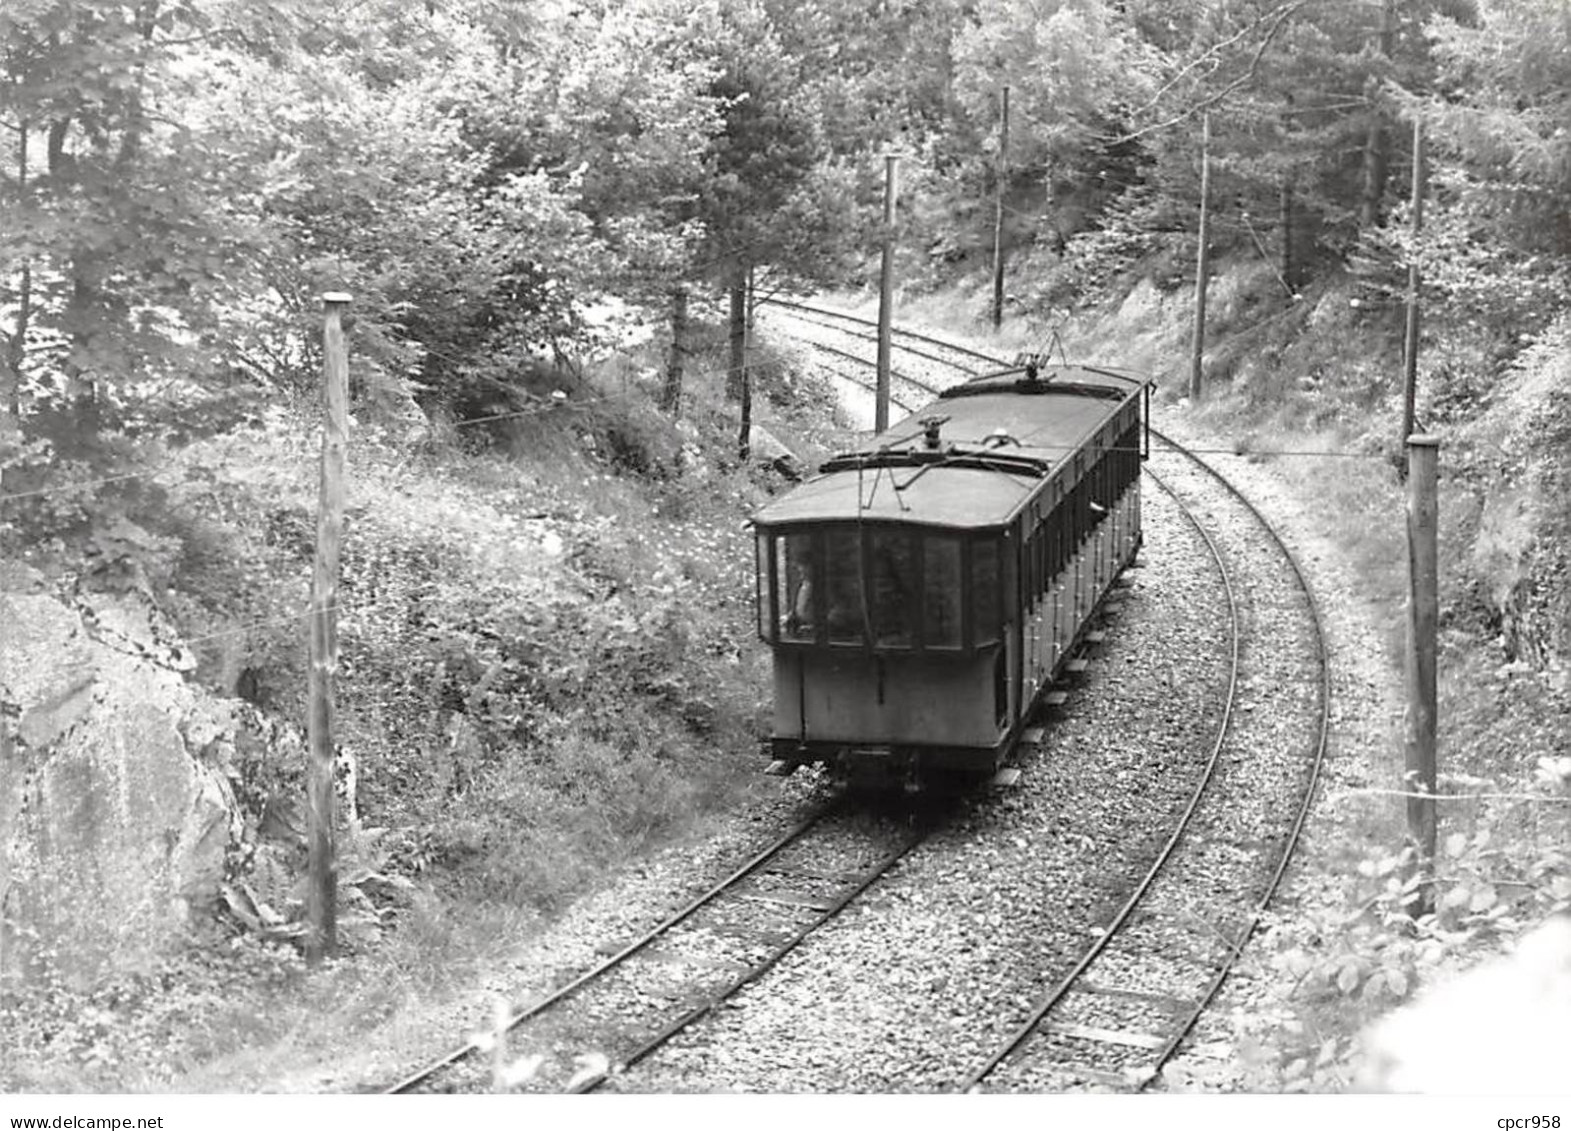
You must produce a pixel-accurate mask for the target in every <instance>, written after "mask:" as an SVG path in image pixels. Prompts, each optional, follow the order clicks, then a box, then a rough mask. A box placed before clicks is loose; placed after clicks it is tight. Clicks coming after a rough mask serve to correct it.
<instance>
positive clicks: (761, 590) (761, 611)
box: [753, 530, 774, 641]
mask: <svg viewBox="0 0 1571 1131" xmlns="http://www.w3.org/2000/svg"><path fill="white" fill-rule="evenodd" d="M753 566H754V568H755V569H756V570H757V572H756V574H755V575H754V578H753V601H754V603H755V604H756V605H757V606H758V635H759V637H760V638H761V639H763V640H771V641H772V640H773V639H774V634H773V633H771V632H770V631H769V629H770V616H769V532H768V531H767V530H760V531H759V532H758V534H757V536H756V537H755V538H754V539H753Z"/></svg>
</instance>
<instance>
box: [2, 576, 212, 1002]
mask: <svg viewBox="0 0 1571 1131" xmlns="http://www.w3.org/2000/svg"><path fill="white" fill-rule="evenodd" d="M173 640H174V635H173V633H172V632H170V631H169V629H168V626H167V625H166V624H165V623H164V621H163V619H162V618H161V616H160V615H159V614H158V612H157V609H156V608H155V606H154V605H153V604H152V602H151V601H150V600H149V599H148V598H147V597H145V596H144V595H142V594H140V593H138V592H136V591H134V590H133V591H131V592H127V593H122V594H114V595H104V594H93V595H90V596H83V597H81V598H79V599H76V600H75V601H73V602H72V603H67V602H66V601H65V600H62V599H61V598H60V597H59V596H57V595H55V594H54V593H52V592H49V591H48V590H47V588H46V586H45V584H44V582H43V579H42V578H41V577H40V576H39V575H37V574H35V573H32V572H31V571H29V570H26V569H23V568H19V567H16V566H3V565H0V713H3V715H4V717H5V718H4V722H5V725H4V726H3V727H0V974H3V975H16V974H23V975H25V974H27V973H29V972H32V971H36V970H37V969H39V968H40V967H41V966H42V965H45V964H47V965H49V966H51V967H53V969H54V970H56V971H57V972H58V973H59V974H60V975H62V976H64V977H66V978H68V979H70V980H73V981H79V982H80V981H86V980H89V979H91V978H92V977H93V976H94V975H96V974H98V973H99V972H101V971H103V970H105V969H107V968H115V969H126V968H136V967H138V966H142V965H145V964H147V963H148V962H149V961H150V960H151V959H152V958H154V957H155V956H156V955H157V954H159V953H160V952H161V951H163V950H165V949H167V948H168V947H169V946H170V945H171V943H173V942H174V941H175V940H177V939H179V938H181V937H182V936H184V935H186V934H187V932H188V929H189V927H190V925H191V923H192V921H193V917H194V916H196V915H198V914H199V913H200V912H202V911H203V910H204V909H205V908H207V907H208V906H210V905H211V904H212V902H213V901H214V900H215V899H216V897H217V894H218V889H219V885H220V884H221V883H222V882H223V880H224V878H225V866H226V856H227V854H228V853H229V851H230V849H231V847H232V846H233V845H235V844H237V843H238V840H239V837H240V833H241V827H240V820H239V817H238V811H237V806H236V805H235V802H234V797H233V794H232V790H231V788H230V782H229V779H228V776H227V774H226V765H225V763H226V761H227V759H228V757H229V756H230V754H231V753H232V751H233V739H232V735H233V734H234V731H235V724H236V719H235V715H234V709H233V707H232V706H231V704H230V703H229V702H228V701H224V700H218V699H214V698H212V697H210V696H208V695H206V694H205V693H203V692H201V691H200V690H199V689H197V688H196V687H195V686H194V685H193V684H192V683H190V682H189V680H188V678H187V677H188V674H189V672H190V670H191V667H192V662H191V659H190V657H189V654H188V653H186V652H185V650H184V649H183V648H182V647H181V646H179V644H178V643H177V642H176V643H171V641H173Z"/></svg>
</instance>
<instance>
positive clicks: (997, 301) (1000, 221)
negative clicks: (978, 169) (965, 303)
mask: <svg viewBox="0 0 1571 1131" xmlns="http://www.w3.org/2000/svg"><path fill="white" fill-rule="evenodd" d="M996 177H997V180H998V194H997V199H996V200H995V201H994V207H993V329H995V330H996V329H998V328H999V326H1001V325H1002V324H1003V321H1004V189H1005V188H1006V187H1007V186H1008V183H1009V88H1008V87H1007V86H1006V87H1004V108H1003V120H1002V122H1001V123H1000V125H999V129H998V169H997V173H996Z"/></svg>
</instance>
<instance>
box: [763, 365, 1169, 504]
mask: <svg viewBox="0 0 1571 1131" xmlns="http://www.w3.org/2000/svg"><path fill="white" fill-rule="evenodd" d="M1144 386H1145V382H1144V381H1136V380H1133V379H1130V378H1120V377H1116V376H1114V375H1111V374H1106V373H1100V372H1098V371H1096V370H1091V369H1081V368H1078V367H1063V368H1055V369H1053V370H1051V371H1046V372H1044V373H1043V374H1042V375H1041V377H1040V380H1039V381H1038V382H1037V383H1036V384H1031V383H1029V382H1026V381H1023V380H1018V379H1016V378H1014V377H1013V376H1011V377H1009V378H1008V379H1007V380H1005V379H1001V378H985V379H980V380H976V381H970V382H966V383H965V384H964V385H962V386H957V387H955V388H954V389H950V390H946V391H945V395H944V397H943V398H942V399H940V400H938V401H935V402H933V403H932V404H929V405H927V406H925V407H923V408H921V409H918V410H917V411H916V412H914V413H912V414H911V415H910V416H907V417H905V418H903V419H901V420H899V421H897V422H896V423H895V424H893V425H891V426H890V428H889V430H888V431H887V432H885V433H883V434H882V435H880V436H879V437H878V438H877V439H878V443H877V444H876V445H870V446H869V447H866V448H863V449H861V450H860V451H858V452H855V453H847V454H846V455H843V456H838V457H836V458H835V459H833V460H830V461H828V463H826V464H825V469H826V470H824V471H823V472H822V473H820V474H818V475H815V476H814V477H813V478H811V479H809V480H807V481H806V482H804V483H802V484H801V485H800V486H798V487H796V488H795V489H793V490H792V491H791V492H790V493H789V494H786V495H784V496H782V497H781V498H779V499H776V500H775V501H774V502H772V503H770V504H769V505H768V506H766V507H764V508H763V509H762V510H760V511H759V512H758V513H757V514H756V515H755V516H754V521H755V522H757V523H758V524H759V525H763V526H775V525H780V524H784V523H796V522H817V521H831V520H835V519H858V518H859V519H861V520H863V521H894V522H907V523H917V524H925V525H934V526H948V527H957V528H960V529H984V528H987V527H990V526H998V525H999V524H1001V523H1003V522H1006V521H1008V519H1009V518H1010V517H1011V516H1013V514H1014V513H1015V511H1016V510H1017V509H1018V508H1019V507H1020V505H1021V504H1022V503H1023V502H1024V501H1025V500H1026V499H1027V498H1028V497H1029V496H1030V495H1031V493H1032V492H1033V491H1034V490H1035V489H1036V487H1037V486H1038V485H1039V484H1040V483H1042V482H1043V481H1044V480H1045V479H1048V478H1051V477H1052V476H1054V475H1057V474H1059V473H1060V471H1061V470H1062V468H1063V467H1064V465H1065V464H1066V463H1067V462H1068V460H1069V458H1070V457H1071V456H1072V455H1073V454H1074V452H1075V451H1076V450H1077V449H1078V448H1079V447H1080V446H1081V445H1082V444H1084V443H1085V442H1086V441H1087V440H1088V439H1089V438H1090V437H1091V436H1092V435H1093V434H1094V433H1095V432H1096V430H1097V429H1098V428H1099V427H1100V426H1101V425H1102V424H1103V423H1104V422H1105V421H1106V420H1107V419H1108V417H1110V416H1112V415H1114V414H1115V413H1117V412H1118V411H1119V409H1121V408H1122V407H1123V406H1124V405H1125V404H1126V403H1128V401H1129V400H1130V399H1132V398H1134V397H1136V396H1138V395H1140V393H1141V391H1142V390H1143V388H1144ZM1023 390H1029V391H1023ZM934 415H938V416H944V417H947V418H948V419H946V420H945V421H944V423H943V424H942V426H941V428H940V432H939V438H940V445H941V449H940V450H941V453H942V456H943V458H942V459H938V458H937V456H936V455H935V454H934V453H932V452H931V451H929V450H927V449H926V446H925V443H924V439H923V425H922V423H921V420H922V418H924V417H929V416H934ZM1000 432H1002V433H1003V434H1005V435H1007V436H1009V437H1011V439H1012V440H1013V441H1014V442H1009V441H1004V442H1002V443H992V444H989V443H984V441H987V440H988V439H989V437H996V436H997V435H998V434H999V433H1000ZM908 455H909V458H907V456H908ZM924 460H925V461H929V462H923V461H924ZM934 460H936V462H931V461H934ZM897 487H898V490H897V489H896V488H897Z"/></svg>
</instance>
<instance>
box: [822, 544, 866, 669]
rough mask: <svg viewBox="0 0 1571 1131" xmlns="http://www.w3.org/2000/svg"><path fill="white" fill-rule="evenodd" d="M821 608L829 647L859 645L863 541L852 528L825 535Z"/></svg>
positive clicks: (861, 637)
mask: <svg viewBox="0 0 1571 1131" xmlns="http://www.w3.org/2000/svg"><path fill="white" fill-rule="evenodd" d="M823 608H824V618H825V621H826V622H827V625H828V628H829V642H830V643H831V644H861V643H863V642H864V641H865V640H866V638H867V637H866V634H865V633H864V632H863V626H864V625H866V623H867V610H866V609H864V608H863V607H862V539H861V536H860V533H859V532H858V531H857V530H856V529H854V528H852V529H848V530H847V529H842V530H826V531H824V604H823Z"/></svg>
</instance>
